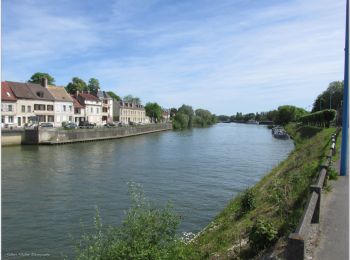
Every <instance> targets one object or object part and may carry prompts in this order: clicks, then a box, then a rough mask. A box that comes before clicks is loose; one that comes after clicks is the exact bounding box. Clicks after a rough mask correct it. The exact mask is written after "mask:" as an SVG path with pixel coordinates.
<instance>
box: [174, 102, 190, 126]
mask: <svg viewBox="0 0 350 260" xmlns="http://www.w3.org/2000/svg"><path fill="white" fill-rule="evenodd" d="M177 112H178V113H179V114H180V113H181V114H185V115H187V116H188V126H187V127H188V128H191V127H192V122H193V117H194V111H193V108H192V107H191V106H188V105H182V106H181V107H180V108H179V109H178V110H177Z"/></svg>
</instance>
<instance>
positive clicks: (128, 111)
mask: <svg viewBox="0 0 350 260" xmlns="http://www.w3.org/2000/svg"><path fill="white" fill-rule="evenodd" d="M113 115H114V118H115V119H116V121H119V122H122V123H124V124H128V123H130V122H134V123H147V122H148V120H147V118H146V111H145V108H144V107H143V106H142V105H140V104H136V103H130V102H125V101H117V102H114V104H113Z"/></svg>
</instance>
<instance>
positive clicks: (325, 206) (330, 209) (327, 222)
mask: <svg viewBox="0 0 350 260" xmlns="http://www.w3.org/2000/svg"><path fill="white" fill-rule="evenodd" d="M339 166H340V163H339V162H338V163H337V168H338V169H337V170H338V171H339ZM330 184H331V186H332V191H331V192H329V193H328V194H326V196H324V199H323V201H322V202H321V207H322V214H321V216H320V238H319V244H318V247H317V248H316V249H315V251H314V259H319V260H323V259H325V260H326V259H337V260H343V259H344V260H348V259H349V175H346V176H339V177H338V179H337V180H335V181H332V182H330Z"/></svg>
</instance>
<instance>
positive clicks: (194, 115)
mask: <svg viewBox="0 0 350 260" xmlns="http://www.w3.org/2000/svg"><path fill="white" fill-rule="evenodd" d="M173 112H175V110H173ZM216 121H217V117H216V115H213V114H212V113H210V111H208V110H205V109H197V110H196V111H195V112H194V111H193V108H192V107H191V106H188V105H182V106H181V107H180V108H179V109H178V110H177V112H176V113H175V116H173V128H174V129H181V130H183V129H187V128H191V127H193V126H195V127H205V126H209V125H212V124H215V123H216Z"/></svg>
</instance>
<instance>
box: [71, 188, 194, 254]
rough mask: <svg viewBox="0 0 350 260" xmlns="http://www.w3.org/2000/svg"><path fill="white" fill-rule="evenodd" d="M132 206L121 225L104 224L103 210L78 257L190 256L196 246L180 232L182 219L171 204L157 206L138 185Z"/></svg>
mask: <svg viewBox="0 0 350 260" xmlns="http://www.w3.org/2000/svg"><path fill="white" fill-rule="evenodd" d="M129 190H130V194H131V199H132V207H131V208H130V209H129V210H128V211H127V212H126V217H125V219H124V220H123V222H122V225H121V226H119V227H107V228H106V227H104V226H103V225H102V222H101V220H100V217H99V214H98V213H97V216H96V218H95V230H94V232H92V233H89V234H83V235H82V237H81V239H80V240H79V242H78V245H77V259H187V257H188V256H191V255H193V254H194V250H193V251H192V247H191V246H189V245H186V244H185V242H183V241H182V240H181V238H180V237H178V236H177V234H176V231H177V227H178V225H179V223H180V219H179V217H178V216H176V215H175V214H174V212H173V210H172V207H171V206H170V205H167V206H166V207H164V208H155V207H154V206H153V204H152V203H151V202H149V201H148V200H147V199H146V198H145V197H144V195H143V193H142V192H141V191H140V187H139V186H137V185H130V187H129Z"/></svg>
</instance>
